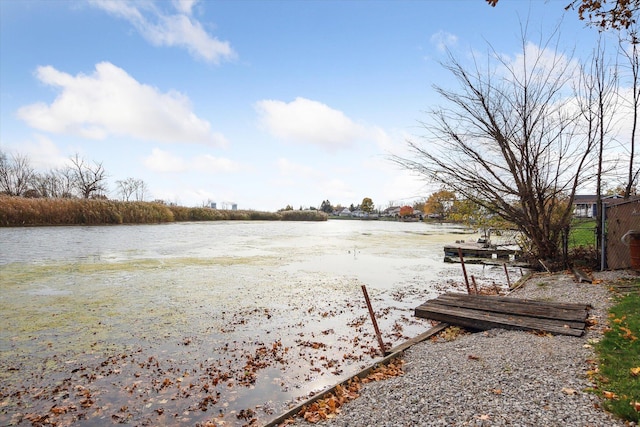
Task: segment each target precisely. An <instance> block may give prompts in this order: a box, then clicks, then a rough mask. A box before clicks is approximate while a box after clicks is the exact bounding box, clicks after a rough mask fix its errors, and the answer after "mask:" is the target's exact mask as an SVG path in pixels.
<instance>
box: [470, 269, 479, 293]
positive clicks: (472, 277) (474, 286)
mask: <svg viewBox="0 0 640 427" xmlns="http://www.w3.org/2000/svg"><path fill="white" fill-rule="evenodd" d="M471 283H473V291H474V293H475V294H476V295H478V285H476V278H475V276H474V275H473V274H472V275H471Z"/></svg>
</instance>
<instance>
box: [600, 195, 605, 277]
mask: <svg viewBox="0 0 640 427" xmlns="http://www.w3.org/2000/svg"><path fill="white" fill-rule="evenodd" d="M606 225H607V205H605V204H604V203H602V224H601V225H600V236H601V238H602V241H601V242H600V271H604V270H605V269H606V268H607V246H606V242H607V232H606Z"/></svg>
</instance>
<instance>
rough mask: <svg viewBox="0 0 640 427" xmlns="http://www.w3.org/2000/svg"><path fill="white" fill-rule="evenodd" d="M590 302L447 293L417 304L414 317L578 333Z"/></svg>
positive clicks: (488, 326)
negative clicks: (567, 302)
mask: <svg viewBox="0 0 640 427" xmlns="http://www.w3.org/2000/svg"><path fill="white" fill-rule="evenodd" d="M589 308H590V307H589V305H587V304H565V303H553V302H545V301H536V300H526V299H517V298H509V297H498V296H487V295H466V294H454V293H447V294H443V295H440V296H439V297H438V298H436V299H433V300H429V301H427V302H425V303H424V304H421V305H420V306H418V307H416V309H415V316H416V317H421V318H427V319H432V320H438V321H441V322H446V323H449V324H452V325H458V326H462V327H466V328H470V329H476V330H486V329H491V328H505V329H521V330H532V331H545V332H550V333H552V334H558V335H571V336H581V335H582V334H583V333H584V330H585V328H586V319H587V316H588V309H589Z"/></svg>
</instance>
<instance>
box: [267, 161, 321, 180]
mask: <svg viewBox="0 0 640 427" xmlns="http://www.w3.org/2000/svg"><path fill="white" fill-rule="evenodd" d="M276 167H277V170H278V171H279V172H280V175H286V176H295V177H299V178H301V177H309V176H316V175H317V174H316V172H315V171H314V169H313V168H312V167H309V166H305V165H302V164H299V163H294V162H292V161H290V160H288V159H285V158H280V159H278V160H277V162H276Z"/></svg>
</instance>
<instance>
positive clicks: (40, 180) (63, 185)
mask: <svg viewBox="0 0 640 427" xmlns="http://www.w3.org/2000/svg"><path fill="white" fill-rule="evenodd" d="M32 182H33V184H32V185H33V188H34V189H35V190H36V191H37V192H38V194H39V195H40V197H52V198H63V197H72V196H73V191H74V174H73V171H72V169H71V168H70V167H65V168H58V169H51V170H49V171H47V172H44V173H41V174H35V175H34V177H33V181H32Z"/></svg>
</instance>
